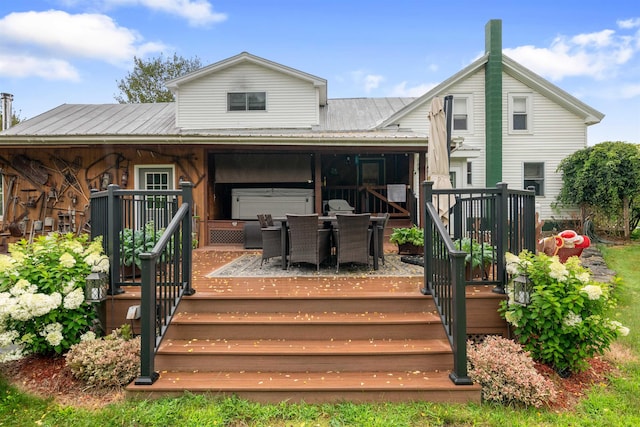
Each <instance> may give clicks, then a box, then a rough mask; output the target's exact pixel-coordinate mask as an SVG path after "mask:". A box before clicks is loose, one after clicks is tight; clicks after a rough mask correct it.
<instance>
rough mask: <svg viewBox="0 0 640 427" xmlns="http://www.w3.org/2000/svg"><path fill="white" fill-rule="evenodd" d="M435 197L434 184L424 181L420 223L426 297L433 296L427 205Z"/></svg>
mask: <svg viewBox="0 0 640 427" xmlns="http://www.w3.org/2000/svg"><path fill="white" fill-rule="evenodd" d="M432 197H433V182H432V181H424V182H423V183H422V197H421V199H420V200H421V202H420V218H421V221H420V223H421V224H422V231H423V233H424V239H423V240H424V254H423V258H422V261H423V264H424V279H423V280H424V287H423V288H422V289H421V291H422V293H423V294H424V295H431V285H430V282H431V281H430V278H431V274H433V227H432V224H431V217H430V216H429V215H427V204H428V203H431V200H432Z"/></svg>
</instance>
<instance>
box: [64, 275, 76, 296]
mask: <svg viewBox="0 0 640 427" xmlns="http://www.w3.org/2000/svg"><path fill="white" fill-rule="evenodd" d="M75 288H76V281H75V280H73V279H72V280H69V281H68V282H67V283H65V284H64V285H63V286H62V294H63V295H68V294H69V293H71V292H73V290H74V289H75Z"/></svg>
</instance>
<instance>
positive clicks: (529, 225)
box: [523, 187, 537, 253]
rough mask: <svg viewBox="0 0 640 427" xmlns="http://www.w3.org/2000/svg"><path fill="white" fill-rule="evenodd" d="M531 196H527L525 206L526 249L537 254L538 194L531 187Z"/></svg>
mask: <svg viewBox="0 0 640 427" xmlns="http://www.w3.org/2000/svg"><path fill="white" fill-rule="evenodd" d="M528 190H529V191H530V192H531V194H530V195H525V196H523V197H524V200H525V202H524V203H523V205H524V213H523V218H524V247H525V249H527V250H528V251H530V252H532V253H535V252H536V243H537V242H536V192H535V189H533V188H532V187H529V188H528Z"/></svg>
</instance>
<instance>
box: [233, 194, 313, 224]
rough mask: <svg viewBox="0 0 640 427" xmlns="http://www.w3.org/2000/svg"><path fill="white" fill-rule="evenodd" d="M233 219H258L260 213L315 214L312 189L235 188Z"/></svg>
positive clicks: (273, 214) (283, 214)
mask: <svg viewBox="0 0 640 427" xmlns="http://www.w3.org/2000/svg"><path fill="white" fill-rule="evenodd" d="M231 199H232V200H231V216H232V218H233V219H251V220H255V219H257V217H256V215H258V214H259V213H265V214H271V215H272V216H285V215H286V214H288V213H292V214H311V213H314V209H315V204H314V196H313V190H312V189H305V188H234V189H232V190H231Z"/></svg>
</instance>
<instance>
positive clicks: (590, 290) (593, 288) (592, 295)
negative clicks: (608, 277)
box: [580, 285, 602, 300]
mask: <svg viewBox="0 0 640 427" xmlns="http://www.w3.org/2000/svg"><path fill="white" fill-rule="evenodd" d="M580 290H581V291H582V292H584V293H586V294H587V297H588V298H589V299H590V300H597V299H600V297H601V296H602V288H601V287H600V286H598V285H587V286H585V287H584V288H582V289H580Z"/></svg>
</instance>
